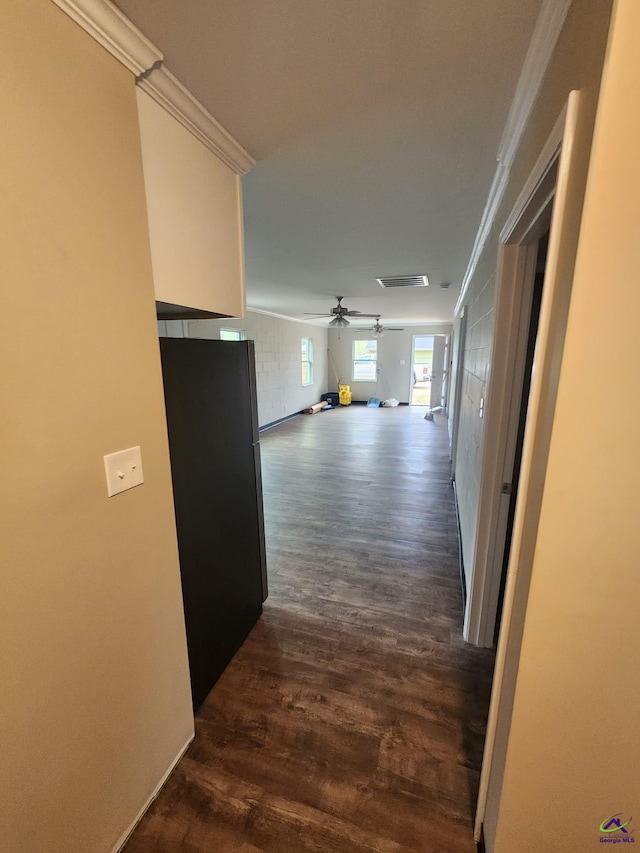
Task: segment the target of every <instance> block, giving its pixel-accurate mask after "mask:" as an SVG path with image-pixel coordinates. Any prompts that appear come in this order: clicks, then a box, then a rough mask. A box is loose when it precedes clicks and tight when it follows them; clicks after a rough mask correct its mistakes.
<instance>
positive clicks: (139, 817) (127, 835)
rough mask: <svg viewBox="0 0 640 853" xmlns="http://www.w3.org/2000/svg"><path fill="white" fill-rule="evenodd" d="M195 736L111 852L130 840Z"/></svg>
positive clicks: (182, 750) (174, 761)
mask: <svg viewBox="0 0 640 853" xmlns="http://www.w3.org/2000/svg"><path fill="white" fill-rule="evenodd" d="M194 737H195V733H194V734H192V735H191V737H190V738H189V740H188V741H187V742H186V743H185V745H184V746H183V747H182V749H181V750H180V751H179V752H178V754H177V755H176V757H175V758H174V759H173V761H172V762H171V764H170V765H169V767H168V768H167V770H166V772H165V774H164V776H163V777H162V779H160V781H159V782H158V784H157V785H156V787H155V788H154V790H153V792H152V794H151V796H150V797H149V798H148V800H147V801H146V803H145V804H144V805H143V806H142V808H141V809H140V811H139V812H138V814H137V815H136V817H135V818H134V820H133V821H132V822H131V823H130V825H129V827H128V828H127V829H126V830H125V831H124V832H123V833H122V835H121V836H120V838H119V839H118V841H117V842H116V844H115V846H114V847H113V850H112V851H111V853H119V851H120V850H122V848H123V847H124V845H125V844H126V843H127V841H128V840H129V838H130V836H131V835H132V833H133V831H134V829H135V828H136V826H137V825H138V824H139V823H140V821H141V820H142V818H143V817H144V815H145V813H146V811H147V809H148V808H149V806H150V805H151V803H153V801H154V800H155V798H156V797H157V796H158V794H159V793H160V791H161V790H162V789H163V787H164V785H165V784H166V782H167V780H168V778H169V776H171V774H172V773H173V771H174V769H175V767H176V764H177V763H178V762H179V761H180V759H181V758H182V756H183V755H184V754H185V752H186V751H187V750H188V749H189V747H190V746H191V742H192V741H193V739H194Z"/></svg>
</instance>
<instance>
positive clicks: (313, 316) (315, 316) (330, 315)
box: [304, 311, 333, 320]
mask: <svg viewBox="0 0 640 853" xmlns="http://www.w3.org/2000/svg"><path fill="white" fill-rule="evenodd" d="M304 316H305V317H308V318H309V319H310V320H319V319H320V318H321V317H333V314H311V313H310V312H309V311H305V312H304Z"/></svg>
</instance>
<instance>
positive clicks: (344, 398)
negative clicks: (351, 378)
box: [338, 385, 351, 406]
mask: <svg viewBox="0 0 640 853" xmlns="http://www.w3.org/2000/svg"><path fill="white" fill-rule="evenodd" d="M338 396H339V398H340V405H341V406H350V405H351V386H350V385H338Z"/></svg>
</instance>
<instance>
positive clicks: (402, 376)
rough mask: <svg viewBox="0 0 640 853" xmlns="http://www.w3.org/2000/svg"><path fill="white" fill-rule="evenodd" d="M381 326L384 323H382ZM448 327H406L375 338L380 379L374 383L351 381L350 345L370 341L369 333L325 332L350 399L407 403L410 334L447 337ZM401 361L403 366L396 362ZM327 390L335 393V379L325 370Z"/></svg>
mask: <svg viewBox="0 0 640 853" xmlns="http://www.w3.org/2000/svg"><path fill="white" fill-rule="evenodd" d="M383 325H384V324H383ZM450 333H451V326H450V325H449V324H448V323H441V324H439V325H436V324H433V325H429V326H406V327H405V329H404V331H402V332H385V334H384V335H383V337H382V338H378V367H379V368H380V378H379V381H378V382H377V383H376V382H354V381H353V380H352V375H353V361H352V359H353V342H354V340H372V339H373V335H372V334H371V332H370V331H364V330H352V329H329V349H330V351H331V355H332V356H333V360H334V363H335V366H336V370H337V372H338V376H339V377H340V380H341V382H342V383H343V384H344V385H350V386H351V394H352V396H353V399H354V400H368V399H369V397H379V398H380V399H381V400H382V399H387V398H389V397H395V398H396V400H399V401H400V402H401V403H408V402H409V392H410V389H411V381H412V378H411V356H412V352H411V348H412V346H413V335H448V334H450ZM402 361H404V364H401V363H400V362H402ZM329 387H330V389H331V390H333V391H337V390H338V387H337V382H336V377H335V374H334V372H333V370H332V369H331V367H330V368H329Z"/></svg>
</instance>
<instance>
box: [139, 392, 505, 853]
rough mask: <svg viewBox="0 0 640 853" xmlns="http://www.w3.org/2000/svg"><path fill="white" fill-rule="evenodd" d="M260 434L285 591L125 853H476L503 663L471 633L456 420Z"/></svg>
mask: <svg viewBox="0 0 640 853" xmlns="http://www.w3.org/2000/svg"><path fill="white" fill-rule="evenodd" d="M423 414H424V409H418V408H408V407H400V408H395V409H369V408H366V407H364V406H355V405H354V406H351V407H350V408H341V409H337V410H335V411H330V412H323V413H320V414H317V415H303V416H300V417H298V418H296V419H295V420H293V421H289V422H287V423H285V424H283V425H281V426H278V427H275V428H273V429H271V430H268V431H267V432H265V433H263V434H262V436H261V446H262V463H263V477H264V492H265V516H266V528H267V553H268V569H269V584H270V595H269V598H268V600H267V602H266V603H265V608H264V614H263V616H262V618H261V619H260V621H259V622H258V624H257V625H256V626H255V628H254V629H253V631H252V632H251V634H250V635H249V637H248V639H247V640H246V642H245V643H244V645H243V647H242V648H241V649H240V651H239V652H238V654H237V655H236V657H235V658H234V660H233V661H232V662H231V664H230V665H229V666H228V667H227V669H226V671H225V672H224V674H223V675H222V677H221V679H220V680H219V682H218V683H217V684H216V686H215V687H214V689H213V690H212V692H211V693H210V695H209V697H208V699H207V700H206V701H205V703H204V705H203V706H202V708H201V709H200V711H199V712H198V714H197V717H196V739H195V741H194V743H193V744H192V746H191V747H190V749H189V750H188V752H187V754H186V756H185V757H184V758H183V759H182V760H181V762H180V763H179V765H178V767H177V768H176V770H175V771H174V773H173V775H172V776H171V778H170V779H169V781H168V783H167V785H166V786H165V788H164V789H163V791H162V792H161V794H160V796H159V797H158V799H157V800H156V802H155V803H154V804H153V806H152V807H151V808H150V809H149V811H148V812H147V814H146V815H145V817H144V818H143V820H142V821H141V823H140V824H139V826H138V828H137V829H136V831H135V832H134V834H133V836H132V837H131V839H130V840H129V842H128V844H127V845H126V848H125V849H126V853H164V852H165V851H166V853H169V851H172V852H173V851H185V853H196V851H197V853H201V852H202V851H210V853H258V851H268V853H371V851H376V853H401V851H420V853H472V851H475V849H476V848H475V844H474V843H473V832H472V824H473V813H474V810H475V799H476V794H477V786H478V777H479V768H480V762H481V757H482V746H483V739H484V728H485V721H486V716H487V708H488V702H489V690H490V682H491V674H492V668H493V654H492V653H491V652H489V651H486V650H481V649H475V648H472V647H469V646H467V645H465V644H464V643H463V641H462V639H461V626H462V600H461V592H460V580H459V567H458V540H457V528H456V517H455V509H454V503H453V494H452V487H451V484H450V482H449V459H448V442H447V425H446V420H445V419H444V417H443V416H436V418H435V420H434V421H433V422H430V421H425V420H424V418H423Z"/></svg>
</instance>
